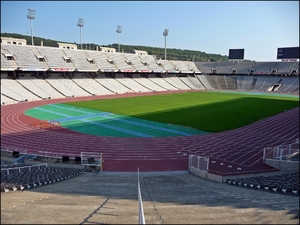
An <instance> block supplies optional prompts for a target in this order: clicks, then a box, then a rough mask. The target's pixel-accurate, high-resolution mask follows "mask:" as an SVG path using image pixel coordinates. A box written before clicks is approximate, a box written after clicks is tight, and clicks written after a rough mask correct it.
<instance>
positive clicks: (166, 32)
mask: <svg viewBox="0 0 300 225" xmlns="http://www.w3.org/2000/svg"><path fill="white" fill-rule="evenodd" d="M168 34H169V29H165V30H164V32H163V35H164V36H165V60H167V47H166V46H167V36H168Z"/></svg>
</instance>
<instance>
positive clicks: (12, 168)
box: [1, 163, 48, 175]
mask: <svg viewBox="0 0 300 225" xmlns="http://www.w3.org/2000/svg"><path fill="white" fill-rule="evenodd" d="M41 166H45V167H46V168H47V167H48V164H47V163H42V164H39V165H33V166H21V167H10V168H3V169H2V168H1V173H2V171H5V170H6V172H7V175H9V171H10V170H18V171H19V173H21V169H26V168H28V171H31V168H33V167H38V169H40V167H41Z"/></svg>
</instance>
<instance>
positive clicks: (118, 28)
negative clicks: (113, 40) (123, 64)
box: [116, 25, 123, 52]
mask: <svg viewBox="0 0 300 225" xmlns="http://www.w3.org/2000/svg"><path fill="white" fill-rule="evenodd" d="M122 28H123V27H122V26H119V25H118V26H117V30H116V32H117V33H118V52H120V33H121V32H122Z"/></svg>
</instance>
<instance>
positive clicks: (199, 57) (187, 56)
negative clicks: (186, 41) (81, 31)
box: [1, 33, 228, 62]
mask: <svg viewBox="0 0 300 225" xmlns="http://www.w3.org/2000/svg"><path fill="white" fill-rule="evenodd" d="M1 37H11V38H20V39H25V40H26V41H27V44H28V45H31V36H29V35H21V34H14V33H1ZM33 38H34V43H35V45H41V41H43V45H44V46H48V47H58V44H57V42H60V43H70V42H64V41H57V40H51V39H46V38H42V37H35V36H34V37H33ZM70 44H77V45H79V44H78V43H76V42H74V43H70ZM82 45H83V49H88V50H96V46H98V47H100V46H99V45H97V44H94V43H83V44H82ZM102 47H111V48H115V49H118V44H117V43H114V44H110V45H103V46H102ZM120 49H121V51H122V52H124V53H133V50H142V51H147V52H148V54H150V55H155V56H156V57H158V58H162V59H164V54H165V49H164V48H157V47H150V46H133V45H123V44H122V45H120ZM167 53H168V60H183V61H193V60H194V61H195V62H207V61H211V62H217V61H218V62H219V61H221V62H222V61H228V56H226V55H220V54H208V53H205V52H201V51H194V50H185V49H184V50H182V49H174V48H172V49H170V48H168V49H167Z"/></svg>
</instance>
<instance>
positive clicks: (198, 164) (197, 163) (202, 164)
mask: <svg viewBox="0 0 300 225" xmlns="http://www.w3.org/2000/svg"><path fill="white" fill-rule="evenodd" d="M191 168H194V169H198V170H202V171H208V169H209V158H208V157H205V156H200V155H194V154H191V155H189V170H191Z"/></svg>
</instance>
